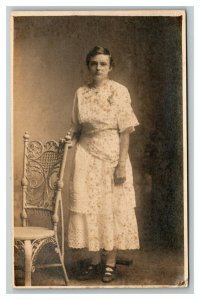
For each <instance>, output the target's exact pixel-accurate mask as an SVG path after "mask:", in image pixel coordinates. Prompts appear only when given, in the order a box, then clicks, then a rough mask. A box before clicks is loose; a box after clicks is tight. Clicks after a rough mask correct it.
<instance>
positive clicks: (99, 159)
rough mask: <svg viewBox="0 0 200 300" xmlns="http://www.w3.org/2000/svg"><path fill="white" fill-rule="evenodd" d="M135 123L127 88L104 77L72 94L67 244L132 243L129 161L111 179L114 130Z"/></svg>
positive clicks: (95, 248)
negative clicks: (75, 137)
mask: <svg viewBox="0 0 200 300" xmlns="http://www.w3.org/2000/svg"><path fill="white" fill-rule="evenodd" d="M136 125H138V121H137V119H136V117H135V115H134V113H133V110H132V107H131V99H130V95H129V92H128V90H127V88H126V87H124V86H123V85H121V84H119V83H117V82H115V81H112V80H108V81H107V82H106V84H104V86H102V87H100V88H93V87H91V86H89V85H86V86H83V87H81V88H79V89H78V90H77V92H76V94H75V99H74V106H73V112H72V128H71V131H73V132H79V134H80V138H79V141H78V143H77V145H76V149H75V158H74V162H73V167H72V173H71V178H70V206H69V210H70V214H69V226H68V245H69V247H71V248H87V249H89V250H90V251H98V250H100V249H105V250H112V249H113V248H117V249H121V250H125V249H138V248H139V239H138V228H137V221H136V216H135V209H134V208H135V193H134V188H133V176H132V167H131V163H130V160H129V158H127V161H126V181H125V183H124V184H122V185H115V184H114V170H115V167H116V166H117V163H118V159H119V133H120V132H123V130H125V129H127V128H129V130H130V132H131V131H133V130H134V127H135V126H136Z"/></svg>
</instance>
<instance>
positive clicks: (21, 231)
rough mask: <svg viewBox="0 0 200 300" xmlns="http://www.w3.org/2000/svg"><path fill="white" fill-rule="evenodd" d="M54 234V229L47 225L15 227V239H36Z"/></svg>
mask: <svg viewBox="0 0 200 300" xmlns="http://www.w3.org/2000/svg"><path fill="white" fill-rule="evenodd" d="M52 236H54V231H53V230H50V229H47V228H45V227H32V226H26V227H22V226H21V227H15V228H14V239H15V240H23V241H25V240H36V239H45V238H49V237H52Z"/></svg>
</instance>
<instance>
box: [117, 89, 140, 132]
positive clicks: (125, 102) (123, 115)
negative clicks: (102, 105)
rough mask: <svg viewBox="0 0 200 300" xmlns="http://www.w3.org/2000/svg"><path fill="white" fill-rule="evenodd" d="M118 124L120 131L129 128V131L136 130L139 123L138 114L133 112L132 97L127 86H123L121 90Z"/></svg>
mask: <svg viewBox="0 0 200 300" xmlns="http://www.w3.org/2000/svg"><path fill="white" fill-rule="evenodd" d="M117 124H118V130H119V133H121V132H123V131H125V130H126V129H129V132H130V133H131V132H132V131H134V130H135V127H136V126H137V125H139V122H138V120H137V118H136V115H135V114H134V112H133V109H132V106H131V98H130V94H129V91H128V89H127V88H125V87H124V88H123V90H122V91H120V101H119V105H118V113H117Z"/></svg>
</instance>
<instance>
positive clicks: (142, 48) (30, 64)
mask: <svg viewBox="0 0 200 300" xmlns="http://www.w3.org/2000/svg"><path fill="white" fill-rule="evenodd" d="M14 29H15V30H14V124H13V128H14V135H13V142H14V176H15V177H14V206H15V208H14V217H15V224H16V225H19V224H20V217H19V214H20V209H21V195H22V193H21V186H20V182H21V177H22V165H23V161H22V156H23V140H22V136H23V134H24V132H25V130H28V131H29V133H30V135H31V137H32V138H34V139H40V140H41V141H45V140H48V139H59V138H60V137H64V135H65V134H66V132H67V129H68V128H69V126H70V115H71V109H72V103H73V96H74V92H75V90H76V89H77V88H78V87H79V86H81V85H82V84H83V82H84V80H85V78H86V77H87V69H86V66H85V56H86V54H87V52H88V50H90V48H92V47H94V46H95V45H102V46H104V47H107V48H109V49H110V51H111V52H112V54H113V57H114V60H115V64H116V67H115V68H114V69H113V71H112V72H111V75H110V77H111V78H112V79H113V80H116V81H118V82H120V83H122V84H124V85H126V86H127V88H128V89H129V91H130V94H131V98H132V106H133V108H134V111H135V114H136V116H137V118H138V120H139V122H140V126H138V128H137V130H136V131H135V133H133V134H132V136H131V143H130V157H131V161H132V165H133V173H134V185H135V189H136V197H137V198H136V201H137V210H136V213H137V218H138V226H139V234H140V243H141V249H149V248H150V249H153V248H154V247H158V248H160V249H161V248H165V249H166V248H170V249H180V250H182V249H183V185H182V182H183V177H182V167H183V166H182V151H183V149H182V147H183V145H182V80H181V72H182V69H181V59H182V56H181V17H110V16H109V17H102V16H101V17H98V16H96V17H95V16H90V17H85V16H84V17H80V16H73V17H72V16H59V17H53V16H52V17H39V16H37V17H17V18H15V27H14ZM72 155H73V151H72V150H71V153H70V154H69V156H68V161H67V167H68V166H70V162H71V157H72ZM65 178H66V180H65V187H64V192H63V202H64V211H65V216H66V222H67V210H66V207H67V202H68V187H67V180H68V172H67V169H66V172H65Z"/></svg>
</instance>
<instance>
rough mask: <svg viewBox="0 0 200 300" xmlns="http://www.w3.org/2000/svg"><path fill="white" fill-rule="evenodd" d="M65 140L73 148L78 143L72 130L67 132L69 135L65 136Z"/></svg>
mask: <svg viewBox="0 0 200 300" xmlns="http://www.w3.org/2000/svg"><path fill="white" fill-rule="evenodd" d="M65 141H66V143H67V145H68V148H72V147H73V146H74V145H75V144H76V138H73V139H72V137H71V132H67V135H66V136H65Z"/></svg>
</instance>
